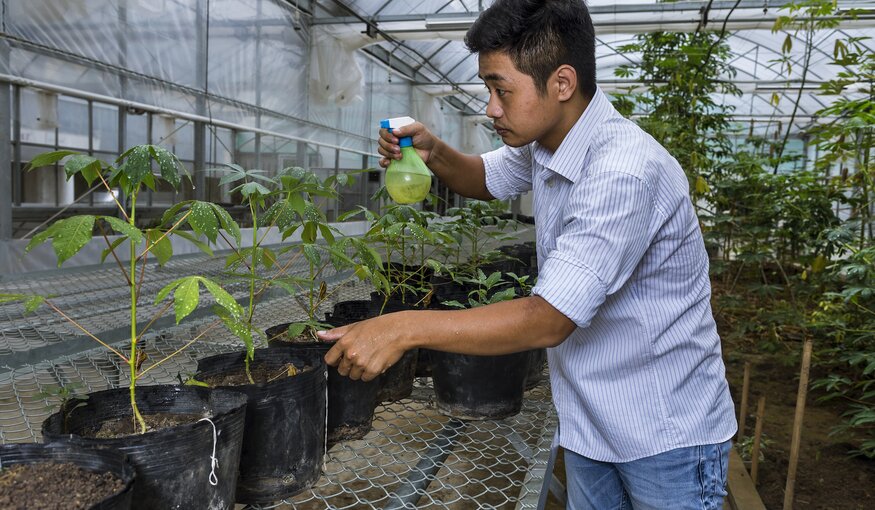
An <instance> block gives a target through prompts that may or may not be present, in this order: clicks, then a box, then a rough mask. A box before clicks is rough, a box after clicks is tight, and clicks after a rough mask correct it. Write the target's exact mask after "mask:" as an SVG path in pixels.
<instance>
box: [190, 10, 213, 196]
mask: <svg viewBox="0 0 875 510" xmlns="http://www.w3.org/2000/svg"><path fill="white" fill-rule="evenodd" d="M209 15H210V13H209V12H207V9H206V2H205V1H204V0H198V2H197V14H196V20H195V27H196V28H195V30H196V35H195V37H196V39H197V52H196V55H195V73H196V76H197V80H198V82H199V83H200V87H199V88H200V89H201V90H203V93H202V94H200V93H199V94H198V95H197V97H196V100H195V113H197V114H198V115H201V116H205V115H207V96H206V94H207V91H208V90H209V83H208V81H209V75H208V73H207V61H208V59H209V55H207V51H208V50H209V44H208V43H207V38H208V37H209V36H210V34H209V32H208V30H207V27H208V22H209V19H208V17H209ZM206 134H207V126H206V124H204V123H203V122H195V123H194V168H193V169H192V172H194V198H195V199H196V200H204V199H205V198H206V185H207V179H206V157H205V156H206V154H205V153H206V145H207V139H206Z"/></svg>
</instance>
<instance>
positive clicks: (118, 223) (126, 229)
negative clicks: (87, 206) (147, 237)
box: [98, 216, 143, 245]
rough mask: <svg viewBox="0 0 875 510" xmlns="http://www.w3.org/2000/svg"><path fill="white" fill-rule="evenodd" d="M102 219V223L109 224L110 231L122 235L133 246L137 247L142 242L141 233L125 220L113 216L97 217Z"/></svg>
mask: <svg viewBox="0 0 875 510" xmlns="http://www.w3.org/2000/svg"><path fill="white" fill-rule="evenodd" d="M98 217H99V218H101V219H103V221H105V222H107V223H109V224H110V225H111V226H112V229H113V230H115V231H116V232H119V233H121V234H124V236H125V237H127V238H128V239H130V240H131V242H133V243H134V245H138V244H140V243H141V242H143V232H141V231H140V229H138V228H137V227H135V226H133V225H131V224H130V223H128V222H127V221H125V220H122V219H119V218H116V217H114V216H98Z"/></svg>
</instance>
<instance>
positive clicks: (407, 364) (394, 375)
mask: <svg viewBox="0 0 875 510" xmlns="http://www.w3.org/2000/svg"><path fill="white" fill-rule="evenodd" d="M418 354H419V349H411V350H409V351H407V352H405V353H404V355H403V356H401V359H399V360H398V361H397V362H396V363H395V364H394V365H392V366H391V367H389V369H388V370H386V373H385V374H383V375H382V376H381V377H380V392H379V393H378V394H377V400H378V401H380V402H395V401H396V400H401V399H405V398H407V397H409V396H410V394H411V393H413V379H414V378H415V377H416V360H417V358H418Z"/></svg>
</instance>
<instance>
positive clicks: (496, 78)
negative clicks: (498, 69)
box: [477, 73, 507, 81]
mask: <svg viewBox="0 0 875 510" xmlns="http://www.w3.org/2000/svg"><path fill="white" fill-rule="evenodd" d="M477 76H480V79H481V80H483V81H507V78H505V77H504V76H502V75H500V74H498V73H489V74H486V75H483V76H481V75H479V74H478V75H477Z"/></svg>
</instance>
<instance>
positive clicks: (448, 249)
mask: <svg viewBox="0 0 875 510" xmlns="http://www.w3.org/2000/svg"><path fill="white" fill-rule="evenodd" d="M503 207H504V204H503V203H502V202H500V201H498V200H493V201H491V202H485V201H482V200H468V201H467V202H466V203H465V205H464V206H462V207H453V208H450V209H447V215H448V216H450V219H449V220H447V221H445V222H440V223H437V224H436V225H435V230H436V232H440V233H441V234H442V236H443V237H442V238H441V242H440V243H439V247H440V251H441V253H442V258H443V261H442V262H443V264H444V266H443V268H442V270H445V271H449V272H450V273H451V274H453V275H461V276H467V277H470V278H475V277H476V276H477V268H478V267H479V266H481V265H483V264H485V263H489V262H493V261H495V260H497V259H498V258H500V257H503V256H504V255H503V254H501V253H500V252H498V251H497V250H494V249H492V248H493V247H494V246H495V245H496V244H498V243H501V242H504V241H508V240H511V239H515V238H516V237H515V235H514V234H513V233H509V232H507V231H506V230H507V229H508V228H510V227H513V228H514V229H515V228H516V227H517V223H516V221H514V220H507V219H502V218H501V217H500V213H501V212H502V208H503Z"/></svg>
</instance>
